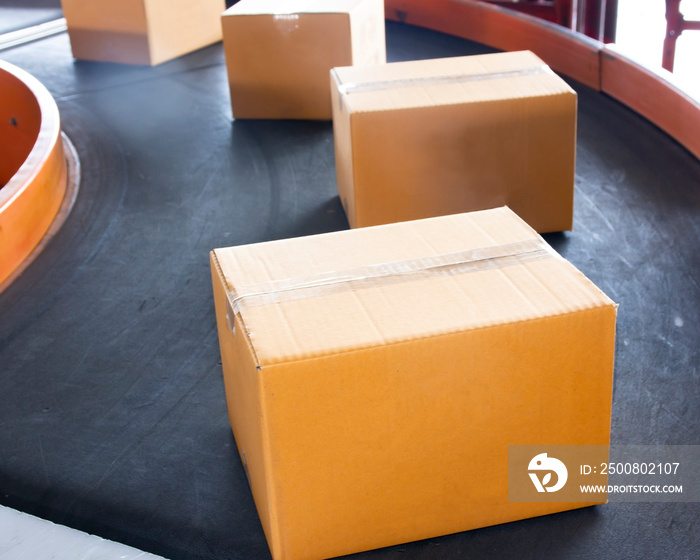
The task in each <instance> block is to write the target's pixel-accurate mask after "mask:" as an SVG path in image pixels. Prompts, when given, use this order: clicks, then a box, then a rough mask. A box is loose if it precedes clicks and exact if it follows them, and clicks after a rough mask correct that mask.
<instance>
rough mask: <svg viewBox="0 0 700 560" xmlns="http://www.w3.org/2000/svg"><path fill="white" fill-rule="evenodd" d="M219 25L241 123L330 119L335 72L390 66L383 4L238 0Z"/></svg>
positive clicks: (233, 102) (236, 114)
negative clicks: (331, 80)
mask: <svg viewBox="0 0 700 560" xmlns="http://www.w3.org/2000/svg"><path fill="white" fill-rule="evenodd" d="M222 26H223V33H224V50H225V53H226V67H227V70H228V79H229V85H230V90H231V106H232V109H233V116H234V118H236V119H325V120H330V119H331V118H332V112H331V99H330V96H331V94H330V86H329V83H328V73H329V72H330V70H331V68H333V67H335V66H351V65H356V64H359V65H364V64H381V63H384V62H386V41H385V35H384V2H383V0H240V2H238V3H237V4H235V5H234V6H232V7H231V8H229V9H228V10H226V12H225V13H224V15H223V17H222Z"/></svg>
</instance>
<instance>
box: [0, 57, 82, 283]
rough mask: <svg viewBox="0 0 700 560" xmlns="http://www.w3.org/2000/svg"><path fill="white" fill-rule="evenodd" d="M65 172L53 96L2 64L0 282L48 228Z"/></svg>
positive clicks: (30, 78) (60, 195) (62, 190)
mask: <svg viewBox="0 0 700 560" xmlns="http://www.w3.org/2000/svg"><path fill="white" fill-rule="evenodd" d="M67 172H68V171H67V163H66V158H65V154H64V149H63V142H62V138H61V126H60V119H59V114H58V108H57V107H56V103H55V101H54V99H53V97H51V94H50V93H49V92H48V90H47V89H46V88H45V87H44V86H43V85H42V84H41V83H40V82H39V81H38V80H37V79H36V78H34V77H33V76H31V75H30V74H28V73H26V72H24V71H23V70H21V69H19V68H17V67H16V66H13V65H11V64H9V63H7V62H4V61H2V60H0V284H2V283H3V281H4V280H6V279H7V278H8V277H9V276H10V275H11V274H12V273H13V272H14V271H15V270H16V269H17V268H18V267H19V266H20V265H21V264H22V263H23V262H24V260H25V259H26V258H27V257H28V256H29V255H30V253H31V252H32V251H33V250H34V248H35V247H36V246H37V245H38V244H39V242H40V241H41V239H42V237H43V236H44V234H45V233H46V232H47V230H48V229H49V227H50V226H51V224H52V222H53V220H54V218H55V217H56V214H57V213H58V211H59V208H60V207H61V203H62V201H63V198H64V195H65V193H66V185H67Z"/></svg>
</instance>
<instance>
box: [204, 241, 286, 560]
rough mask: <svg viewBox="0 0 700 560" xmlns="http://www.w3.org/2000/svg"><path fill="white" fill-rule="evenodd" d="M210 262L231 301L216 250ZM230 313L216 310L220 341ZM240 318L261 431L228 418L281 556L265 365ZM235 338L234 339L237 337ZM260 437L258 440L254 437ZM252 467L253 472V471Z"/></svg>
mask: <svg viewBox="0 0 700 560" xmlns="http://www.w3.org/2000/svg"><path fill="white" fill-rule="evenodd" d="M210 263H211V270H212V283H213V291H214V299H215V300H217V299H219V298H221V297H223V298H225V300H226V301H228V294H227V292H228V289H227V282H226V277H225V276H224V274H223V271H222V269H221V265H220V264H219V259H218V257H217V256H216V251H215V250H214V251H211V252H210ZM217 293H219V294H220V296H217ZM224 312H225V313H228V309H226V310H222V309H219V308H217V309H216V314H217V329H218V332H219V338H220V344H222V345H223V344H225V340H224V338H225V336H226V335H229V333H230V335H229V336H231V337H232V339H233V337H234V332H233V331H232V330H231V329H230V328H229V326H228V324H222V322H223V323H228V319H227V318H226V317H222V313H224ZM234 320H235V319H234ZM237 320H238V321H239V324H240V328H239V329H238V330H239V333H241V334H243V333H244V334H245V337H244V342H245V344H246V346H247V349H248V352H249V353H250V354H249V355H250V356H251V357H252V359H253V366H254V370H253V371H252V373H255V374H257V375H256V378H255V380H253V381H252V385H254V386H255V391H256V394H255V399H254V400H255V404H256V405H257V407H258V410H257V412H258V414H259V418H256V419H257V420H259V422H260V431H259V433H255V432H254V430H253V428H251V427H249V426H246V425H239V424H238V423H237V422H235V421H234V416H233V411H231V410H229V413H228V414H229V420H230V423H231V429H232V431H233V434H234V437H235V439H236V446H237V448H238V452H239V456H240V459H241V463H242V465H243V468H244V470H245V474H246V477H247V478H248V483H249V485H250V489H251V493H252V494H253V498H254V503H255V507H256V509H257V511H258V516H259V517H260V521H261V524H262V526H263V530H264V532H265V535H266V537H267V540H268V543H269V546H270V549H271V550H272V552H273V557H275V558H281V557H283V551H282V549H283V545H282V538H281V533H280V527H281V524H280V522H279V513H278V511H277V502H278V501H277V500H276V498H275V484H274V479H273V477H272V472H271V465H272V460H271V456H272V453H271V445H270V440H269V429H268V428H267V403H266V402H265V398H264V395H265V391H264V390H263V386H262V385H263V379H262V375H261V374H262V368H261V366H260V363H259V360H258V358H257V355H256V353H255V348H253V346H252V344H251V341H250V337H249V336H248V332H247V330H246V329H245V325H244V323H243V318H242V317H240V315H239V316H238V318H237ZM234 342H235V340H234ZM223 360H224V358H223V356H222V368H223V367H224V364H223ZM248 373H251V372H242V375H246V374H248ZM226 379H227V374H226V371H224V382H225V384H226ZM229 391H230V389H229V388H228V387H227V390H226V394H227V401H228V399H229ZM251 440H253V441H252V445H259V446H260V450H261V455H260V464H259V465H252V468H250V469H249V466H248V458H247V456H246V451H245V449H246V446H247V445H249V444H251ZM255 440H258V441H255ZM258 470H261V471H262V476H261V477H256V476H255V474H254V473H255V472H257V471H258ZM251 471H252V472H251Z"/></svg>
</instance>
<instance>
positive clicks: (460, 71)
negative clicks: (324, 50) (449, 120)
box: [332, 51, 576, 112]
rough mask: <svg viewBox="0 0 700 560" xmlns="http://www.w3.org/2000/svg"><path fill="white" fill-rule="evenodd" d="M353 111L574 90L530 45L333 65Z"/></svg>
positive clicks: (496, 98) (337, 83)
mask: <svg viewBox="0 0 700 560" xmlns="http://www.w3.org/2000/svg"><path fill="white" fill-rule="evenodd" d="M332 74H333V76H334V79H335V82H336V85H337V87H338V90H339V92H340V94H341V99H342V102H343V103H345V104H346V105H347V107H349V109H350V111H351V112H368V111H385V110H392V109H407V108H414V107H426V106H434V105H453V104H457V103H465V102H479V101H494V100H503V99H513V98H525V97H529V98H532V97H543V96H550V95H561V94H565V95H571V96H573V97H575V96H576V93H575V91H574V90H573V89H572V88H571V87H570V86H569V85H568V84H567V83H566V82H565V81H564V80H562V79H561V78H560V77H559V76H557V75H556V74H554V72H552V71H551V70H550V68H549V67H548V66H547V65H546V64H545V63H544V62H543V61H542V60H541V59H540V58H538V57H537V56H535V55H534V54H533V53H531V52H530V51H517V52H505V53H494V54H485V55H473V56H461V57H453V58H441V59H432V60H416V61H409V62H393V63H389V64H383V65H373V66H345V67H340V68H334V69H333V70H332Z"/></svg>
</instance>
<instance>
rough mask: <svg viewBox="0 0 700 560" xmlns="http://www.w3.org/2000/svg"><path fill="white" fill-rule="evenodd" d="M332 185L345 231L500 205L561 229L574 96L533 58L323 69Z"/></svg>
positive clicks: (567, 210)
mask: <svg viewBox="0 0 700 560" xmlns="http://www.w3.org/2000/svg"><path fill="white" fill-rule="evenodd" d="M331 82H332V92H333V128H334V134H335V150H336V169H337V174H338V190H339V193H340V197H341V200H342V202H343V205H344V207H345V211H346V213H347V216H348V220H349V222H350V225H351V226H352V227H363V226H370V225H377V224H384V223H391V222H398V221H404V220H414V219H418V218H427V217H431V216H440V215H445V214H455V213H459V212H467V211H473V210H483V209H487V208H494V207H498V206H502V205H508V206H509V207H510V208H512V209H513V210H514V211H515V212H516V213H517V214H518V215H519V216H520V217H522V218H523V219H524V220H525V221H527V222H528V223H529V224H530V225H531V226H532V227H533V228H535V229H536V230H537V231H539V232H541V233H542V232H551V231H563V230H570V229H571V227H572V222H573V196H574V167H575V155H576V101H577V99H576V93H575V92H574V91H573V90H572V89H571V88H570V87H569V86H568V85H567V84H566V83H565V82H564V81H563V80H562V79H561V78H559V77H558V76H556V75H555V74H554V73H552V72H551V71H550V70H549V68H548V67H547V66H546V65H545V64H544V63H543V62H542V61H541V60H540V59H539V58H537V57H536V56H535V55H534V54H532V53H530V52H527V51H523V52H509V53H497V54H488V55H479V56H468V57H455V58H446V59H437V60H423V61H411V62H399V63H391V64H386V65H379V66H374V67H367V68H359V67H355V68H335V69H334V70H333V71H332V73H331Z"/></svg>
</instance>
